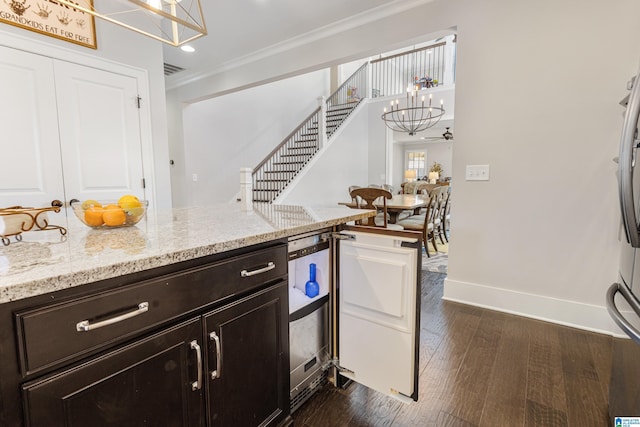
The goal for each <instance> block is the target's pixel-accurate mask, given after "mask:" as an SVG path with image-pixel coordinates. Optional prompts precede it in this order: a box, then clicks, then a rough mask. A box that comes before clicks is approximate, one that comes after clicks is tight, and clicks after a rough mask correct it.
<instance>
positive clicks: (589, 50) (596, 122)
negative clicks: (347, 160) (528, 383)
mask: <svg viewBox="0 0 640 427" xmlns="http://www.w3.org/2000/svg"><path fill="white" fill-rule="evenodd" d="M636 16H640V3H639V2H636V1H633V0H620V1H616V2H609V1H605V0H590V1H587V2H584V1H581V0H565V1H563V2H557V1H552V0H541V1H537V2H522V1H516V2H514V1H511V0H436V1H435V2H433V3H430V4H427V5H424V6H420V7H418V8H416V9H413V10H410V11H407V12H405V13H401V14H398V15H396V16H393V17H389V18H385V19H383V20H381V21H379V22H377V23H376V24H375V25H363V26H361V27H358V28H354V29H352V30H349V31H346V32H345V33H342V34H338V35H336V36H335V37H329V38H327V39H322V40H316V41H314V42H313V43H311V44H309V45H306V46H303V47H300V48H297V49H292V50H290V51H287V52H281V53H279V54H277V55H274V56H271V57H268V58H264V59H262V60H261V61H260V62H259V63H257V64H252V65H251V66H250V67H246V68H243V69H236V70H233V72H227V73H224V74H223V75H219V76H214V77H211V78H210V79H208V80H206V81H204V82H201V84H198V85H196V84H194V85H191V86H186V87H182V88H179V89H178V92H179V93H177V94H176V97H175V99H177V100H178V101H179V102H182V101H184V100H189V99H194V98H197V97H200V96H203V94H204V93H216V92H218V91H224V90H228V89H229V88H230V87H242V86H245V85H249V84H251V83H252V82H259V81H263V80H266V79H275V78H279V77H286V76H290V75H293V74H296V73H300V72H305V71H309V70H310V69H320V68H323V67H326V66H328V65H332V64H339V63H342V62H349V61H351V60H355V59H357V58H362V57H365V56H369V55H372V54H374V52H375V51H380V50H383V51H384V50H391V48H397V47H400V46H406V45H408V44H411V43H412V42H413V41H416V40H428V39H430V38H432V36H433V34H434V33H436V32H438V31H441V30H445V29H450V28H457V32H458V37H457V70H456V72H457V75H456V77H457V78H456V111H455V141H454V144H455V148H454V154H453V155H454V157H453V181H454V185H455V186H454V188H455V193H454V196H453V197H454V200H455V202H454V205H453V207H452V216H453V218H452V238H451V243H450V256H449V272H448V278H447V281H446V285H445V297H446V298H450V299H456V300H460V301H464V302H467V303H470V304H478V305H484V306H488V307H492V308H495V309H499V310H505V311H511V312H515V313H519V314H523V315H526V316H532V317H538V318H543V319H548V320H552V321H555V322H560V323H566V324H571V325H576V326H579V327H583V328H589V329H594V330H601V331H611V332H616V331H618V329H617V327H616V326H615V325H614V324H613V322H612V321H611V320H610V319H609V316H608V314H607V312H606V309H605V308H604V296H605V291H606V288H607V287H608V285H609V284H610V283H611V282H612V281H614V280H616V277H617V262H618V256H619V255H618V246H617V245H618V243H617V238H616V237H617V227H618V223H619V219H618V202H617V199H616V194H615V192H616V181H615V177H614V172H615V165H614V164H613V162H612V161H611V159H612V158H613V157H615V156H616V155H617V146H618V138H619V136H620V135H619V133H620V132H619V129H620V124H621V120H622V117H621V114H622V108H621V107H620V106H619V105H618V101H619V100H620V99H621V98H622V97H623V96H624V95H625V94H626V90H625V87H626V82H627V80H629V78H630V77H631V76H632V75H634V74H635V73H636V71H637V69H638V53H639V52H640V49H639V48H640V26H638V25H637V23H636V22H635V17H636ZM257 70H259V71H260V72H259V73H258V71H257ZM496 129H500V130H501V132H496ZM370 138H371V135H370ZM468 164H489V165H490V166H491V179H490V181H488V182H470V181H464V171H465V166H466V165H468ZM309 198H310V199H312V194H311V193H309ZM299 200H300V201H301V202H302V201H304V200H302V199H299Z"/></svg>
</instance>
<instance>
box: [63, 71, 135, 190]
mask: <svg viewBox="0 0 640 427" xmlns="http://www.w3.org/2000/svg"><path fill="white" fill-rule="evenodd" d="M54 65H55V80H56V91H57V105H58V115H59V121H60V145H61V147H62V157H63V161H64V183H65V190H66V193H67V197H68V198H69V199H72V198H76V199H79V200H83V199H115V200H117V199H118V198H120V196H122V195H124V194H133V195H135V196H138V197H139V198H141V199H143V198H145V194H144V189H143V187H142V178H143V176H144V175H143V167H142V145H141V139H140V117H139V109H138V104H137V102H138V101H137V97H138V82H137V80H136V78H134V77H131V76H126V75H122V74H117V73H112V72H108V71H103V70H98V69H95V68H91V67H85V66H82V65H78V64H72V63H68V62H62V61H55V63H54Z"/></svg>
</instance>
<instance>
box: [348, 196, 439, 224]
mask: <svg viewBox="0 0 640 427" xmlns="http://www.w3.org/2000/svg"><path fill="white" fill-rule="evenodd" d="M428 201H429V196H427V195H424V194H394V195H393V196H392V197H391V198H390V199H387V213H388V214H389V223H390V224H395V223H396V222H397V221H398V217H399V216H400V214H401V213H402V212H404V211H411V214H412V215H418V214H419V213H420V209H421V208H424V207H426V206H427V202H428ZM338 204H339V205H343V206H348V207H350V208H358V204H357V203H356V202H354V201H351V202H339V203H338ZM376 205H378V206H380V208H382V201H381V202H380V203H379V204H376Z"/></svg>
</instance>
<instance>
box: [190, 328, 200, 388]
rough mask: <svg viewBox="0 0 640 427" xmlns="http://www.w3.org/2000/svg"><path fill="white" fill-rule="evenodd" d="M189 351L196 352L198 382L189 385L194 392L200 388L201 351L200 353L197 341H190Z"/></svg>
mask: <svg viewBox="0 0 640 427" xmlns="http://www.w3.org/2000/svg"><path fill="white" fill-rule="evenodd" d="M191 350H195V351H196V363H197V365H198V380H197V381H194V382H192V383H191V391H196V390H200V389H201V388H202V351H200V346H199V345H198V341H196V340H193V341H191Z"/></svg>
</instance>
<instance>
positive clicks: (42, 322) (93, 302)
mask: <svg viewBox="0 0 640 427" xmlns="http://www.w3.org/2000/svg"><path fill="white" fill-rule="evenodd" d="M286 274H287V250H286V245H280V246H276V247H273V248H268V249H264V250H260V251H255V252H251V253H249V254H246V255H241V256H236V257H232V258H229V259H227V260H222V261H218V262H215V263H212V264H206V265H203V266H201V267H195V268H191V269H188V270H184V271H180V272H176V273H173V274H168V275H164V276H160V277H157V278H153V279H149V280H145V281H143V282H139V283H133V284H130V285H126V286H122V287H119V288H117V289H113V290H110V291H107V292H103V293H100V294H96V295H92V296H89V297H84V298H78V299H75V300H71V301H67V302H64V303H60V304H56V305H51V306H48V307H44V308H37V309H33V310H28V311H23V312H20V313H17V314H16V325H17V338H18V348H19V353H20V368H21V373H22V375H23V376H27V375H31V374H33V373H35V372H38V371H40V370H43V369H46V368H48V367H51V366H53V365H58V364H60V363H63V362H65V361H70V360H76V359H78V358H80V357H81V356H82V355H84V354H88V353H92V352H95V351H98V350H101V349H104V348H106V347H109V346H112V345H114V344H117V343H119V342H122V341H125V340H127V339H131V338H132V337H134V336H136V335H139V334H141V333H143V332H144V331H148V330H150V329H153V328H155V327H158V326H159V325H162V324H164V323H166V322H168V321H171V320H174V319H177V318H179V317H181V316H184V315H186V314H190V313H193V312H195V311H197V310H199V309H204V308H205V307H208V306H211V305H212V304H213V303H216V302H223V301H228V300H229V299H230V298H232V297H233V296H235V295H242V294H246V293H248V292H249V291H250V290H252V289H256V288H259V287H261V286H262V285H264V284H266V283H269V282H272V281H273V280H276V279H278V278H280V277H282V276H284V275H286Z"/></svg>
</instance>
